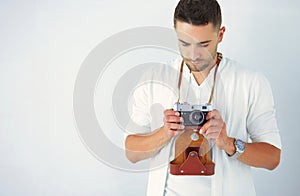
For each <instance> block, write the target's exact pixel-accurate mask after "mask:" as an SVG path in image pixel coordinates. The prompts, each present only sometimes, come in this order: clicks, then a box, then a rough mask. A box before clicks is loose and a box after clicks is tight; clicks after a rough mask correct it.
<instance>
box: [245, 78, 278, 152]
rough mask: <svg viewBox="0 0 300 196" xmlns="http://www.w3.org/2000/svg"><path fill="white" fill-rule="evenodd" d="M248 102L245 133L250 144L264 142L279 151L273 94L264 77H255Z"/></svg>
mask: <svg viewBox="0 0 300 196" xmlns="http://www.w3.org/2000/svg"><path fill="white" fill-rule="evenodd" d="M248 101H249V103H248V105H249V112H248V116H247V131H248V133H249V134H250V138H251V140H252V142H266V143H269V144H271V145H273V146H275V147H277V148H279V149H281V139H280V134H279V129H278V126H277V121H276V116H275V107H274V99H273V94H272V90H271V86H270V84H269V82H268V80H267V79H266V77H265V76H264V75H262V74H259V73H257V74H256V75H255V78H254V80H253V82H252V83H251V87H250V96H249V100H248Z"/></svg>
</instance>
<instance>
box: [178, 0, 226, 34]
mask: <svg viewBox="0 0 300 196" xmlns="http://www.w3.org/2000/svg"><path fill="white" fill-rule="evenodd" d="M177 21H181V22H186V23H189V24H192V25H207V24H208V23H212V24H213V26H214V27H215V28H220V27H221V23H222V14H221V8H220V5H219V3H218V2H217V1H216V0H180V1H179V3H178V4H177V6H176V9H175V12H174V26H175V27H176V22H177Z"/></svg>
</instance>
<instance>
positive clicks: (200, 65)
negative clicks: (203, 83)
mask: <svg viewBox="0 0 300 196" xmlns="http://www.w3.org/2000/svg"><path fill="white" fill-rule="evenodd" d="M187 65H188V67H189V69H190V70H191V71H192V72H201V71H204V70H205V69H206V68H207V67H208V66H209V64H205V63H197V64H193V63H192V62H188V64H187Z"/></svg>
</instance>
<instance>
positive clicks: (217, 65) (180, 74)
mask: <svg viewBox="0 0 300 196" xmlns="http://www.w3.org/2000/svg"><path fill="white" fill-rule="evenodd" d="M222 58H223V55H222V53H219V52H218V53H217V62H216V68H215V72H214V81H213V86H212V88H211V92H210V97H209V100H208V104H211V102H212V99H213V97H214V91H215V85H216V78H217V72H218V68H219V65H220V62H221V60H222ZM183 66H184V60H182V62H181V66H180V73H179V78H178V102H180V86H181V81H182V72H183Z"/></svg>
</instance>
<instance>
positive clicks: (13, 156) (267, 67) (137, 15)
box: [0, 0, 300, 196]
mask: <svg viewBox="0 0 300 196" xmlns="http://www.w3.org/2000/svg"><path fill="white" fill-rule="evenodd" d="M176 4H177V1H175V0H164V1H162V0H151V1H145V0H118V1H117V0H98V1H97V0H86V1H84V0H73V1H71V0H60V1H58V0H52V1H49V0H44V1H33V0H28V1H21V0H20V1H17V0H12V1H8V0H7V1H5V0H4V1H3V0H2V1H0V24H1V31H0V32H1V34H0V43H1V44H0V54H1V56H0V93H1V96H0V122H1V123H0V155H1V156H0V195H5V196H6V195H28V196H29V195H31V196H32V195H49V196H50V195H61V196H66V195H72V196H73V195H145V190H146V176H147V174H146V173H130V172H125V171H120V170H116V169H113V168H110V167H108V166H106V165H104V164H102V163H101V162H100V161H98V160H97V159H96V158H95V157H94V156H93V155H91V154H90V153H89V151H88V150H87V149H86V147H85V145H84V144H83V143H82V142H81V140H80V137H79V135H78V132H77V130H76V126H75V121H74V117H73V108H72V100H73V88H74V84H75V79H76V76H77V73H78V71H79V69H80V66H81V63H82V62H83V60H84V59H85V58H86V56H87V55H88V54H89V52H90V51H91V50H92V49H93V48H94V47H95V46H96V45H97V44H99V43H100V42H101V41H103V40H104V39H105V38H108V37H109V36H111V35H113V34H115V33H118V32H120V31H122V30H126V29H130V28H133V27H140V26H148V25H154V26H162V27H172V17H173V10H174V8H175V6H176ZM220 4H221V6H222V10H223V18H224V23H223V24H224V25H225V26H226V27H227V31H226V34H225V38H224V42H223V43H222V44H221V48H220V51H222V52H223V54H224V55H225V56H228V57H230V58H232V59H235V60H237V61H239V62H241V63H242V64H244V65H246V66H249V67H254V68H255V69H257V70H259V71H261V72H263V73H265V74H266V76H267V77H268V79H269V80H270V82H271V84H272V88H273V92H274V97H275V104H276V108H277V117H278V124H279V127H280V130H281V136H282V142H283V150H282V159H281V164H280V166H279V167H278V168H277V169H276V170H275V171H271V172H270V171H266V170H262V169H254V172H253V173H254V180H255V184H256V189H257V194H258V195H297V192H299V187H298V185H299V182H298V179H299V176H300V172H299V171H300V170H299V165H300V158H299V145H297V144H298V139H299V138H300V134H299V132H300V129H299V116H300V107H299V100H300V99H299V98H300V85H299V84H300V82H299V74H300V68H299V66H300V63H299V54H298V48H299V44H300V42H299V31H300V28H299V19H300V14H299V10H300V3H299V1H298V0H286V1H273V0H264V1H261V0H244V1H237V0H236V1H234V0H220Z"/></svg>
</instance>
